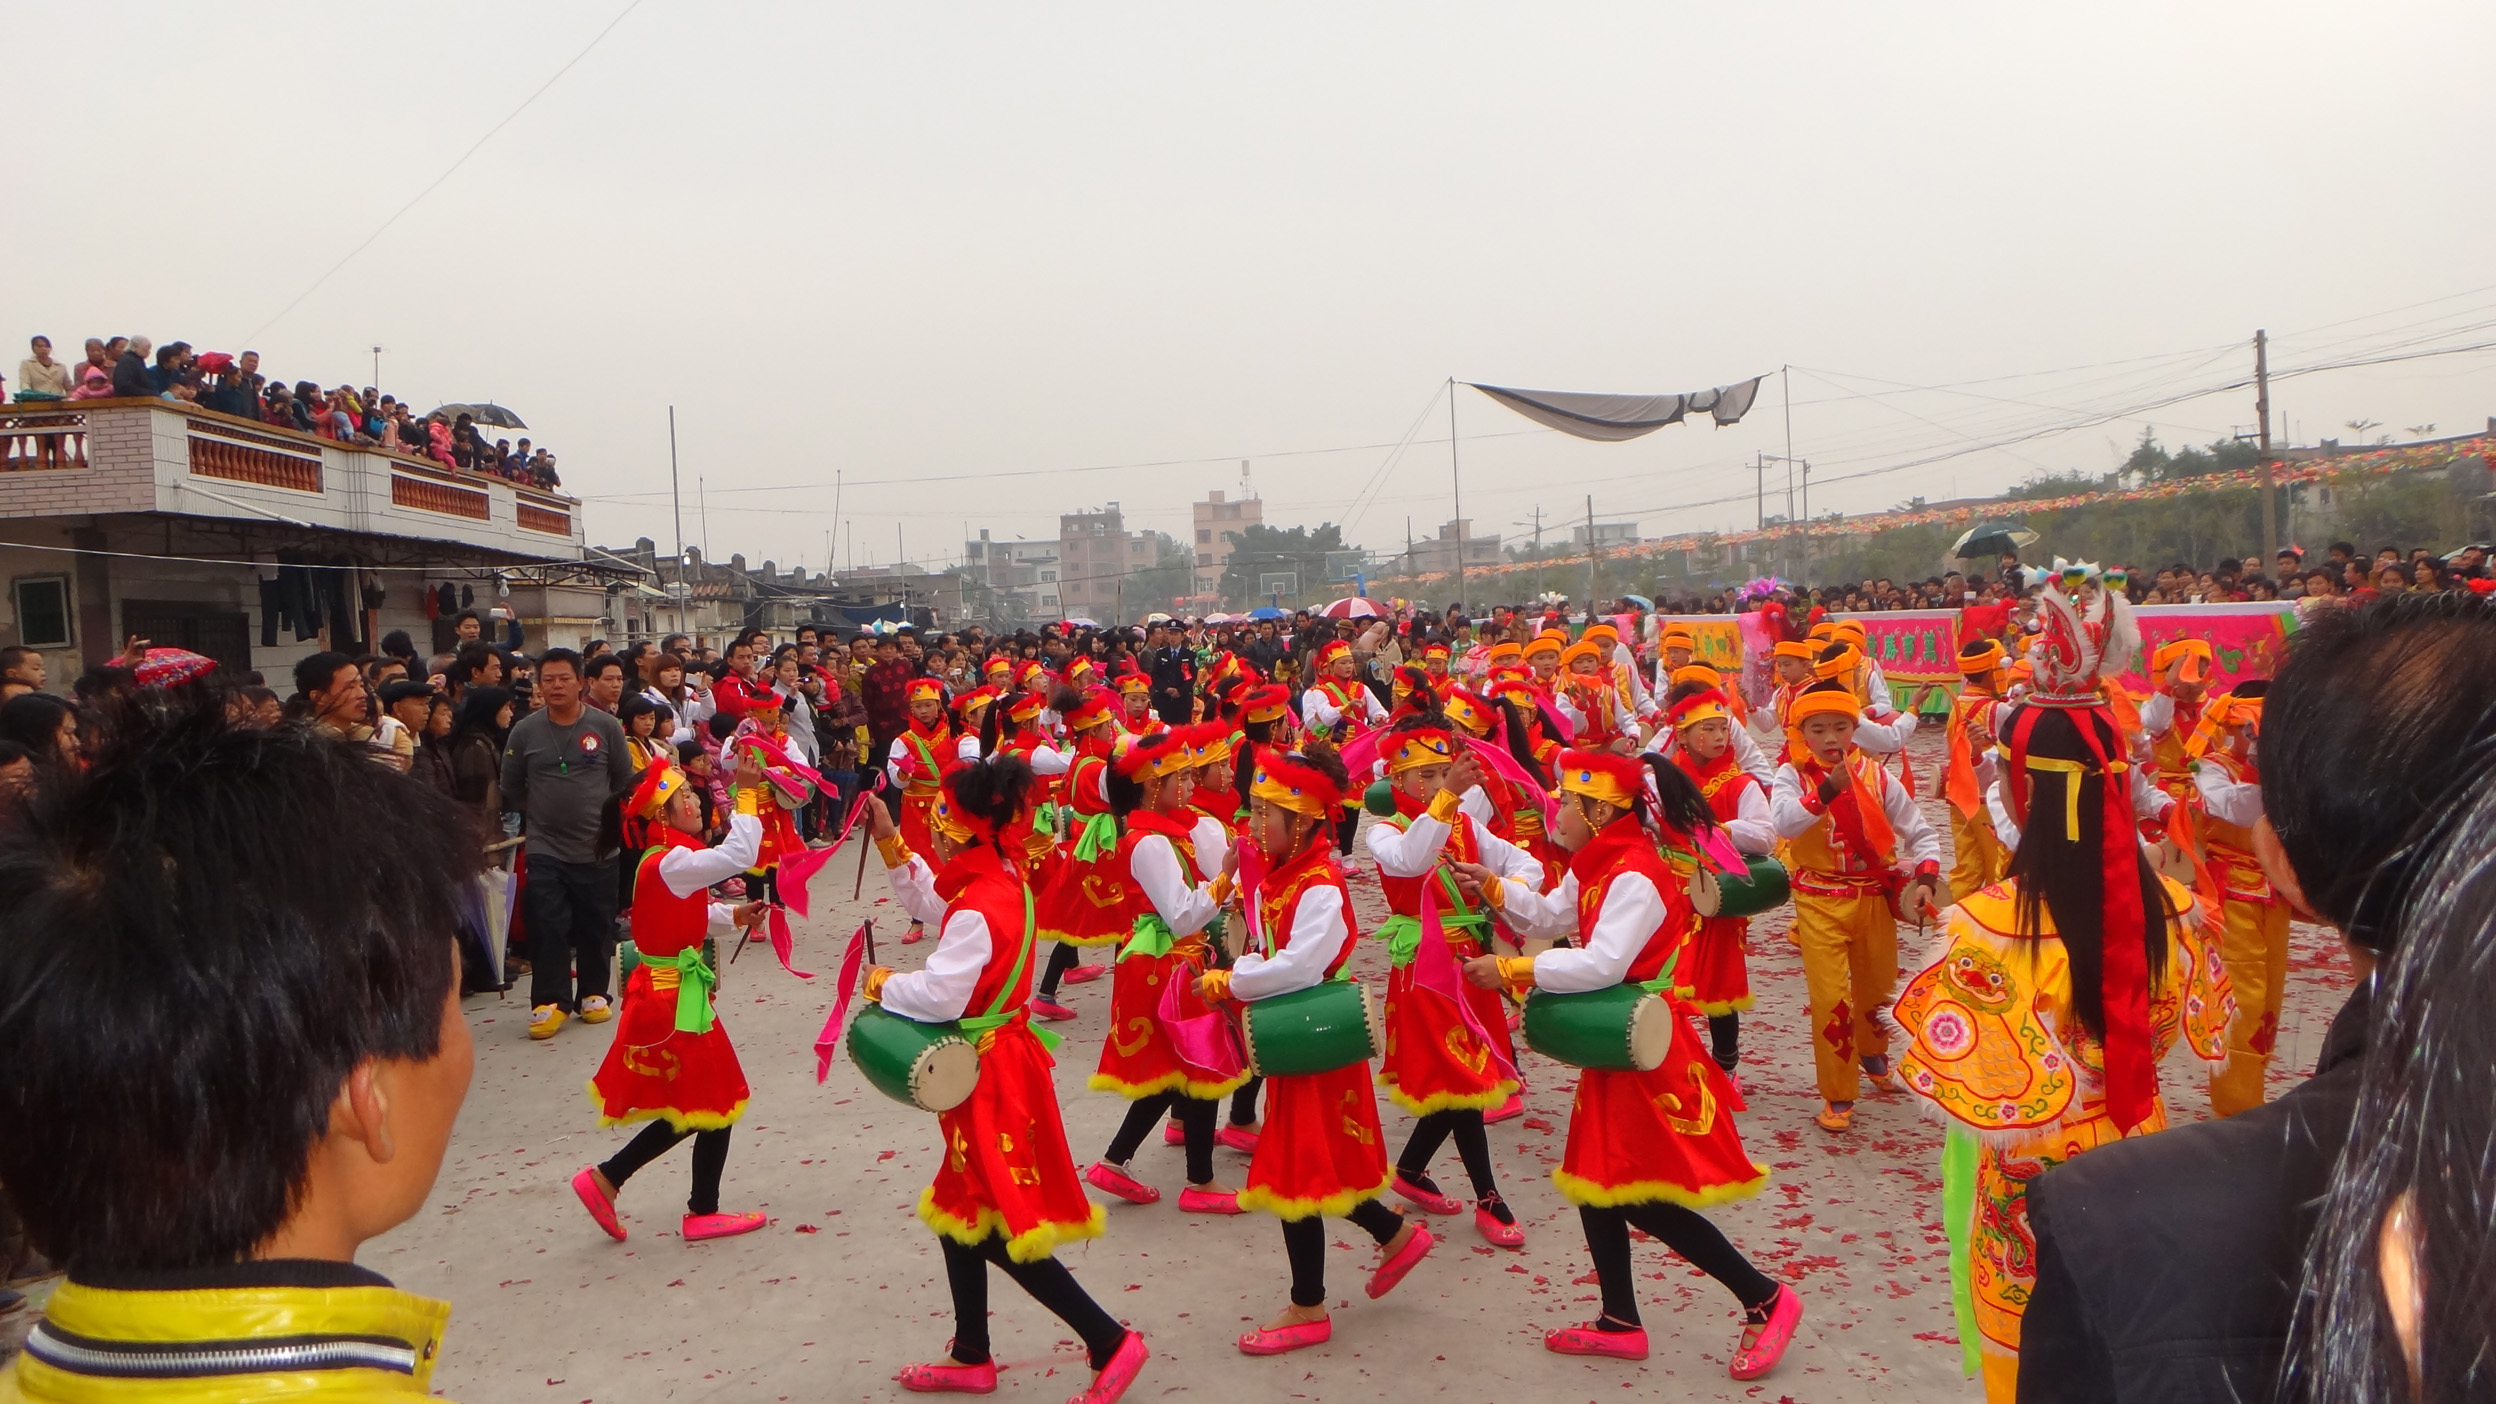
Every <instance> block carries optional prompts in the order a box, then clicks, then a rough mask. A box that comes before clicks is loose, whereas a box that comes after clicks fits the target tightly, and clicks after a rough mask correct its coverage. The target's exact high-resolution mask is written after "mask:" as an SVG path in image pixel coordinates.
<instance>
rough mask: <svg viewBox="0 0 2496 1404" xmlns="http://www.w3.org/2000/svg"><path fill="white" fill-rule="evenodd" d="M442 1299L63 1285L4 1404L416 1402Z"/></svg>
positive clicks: (425, 1387)
mask: <svg viewBox="0 0 2496 1404" xmlns="http://www.w3.org/2000/svg"><path fill="white" fill-rule="evenodd" d="M450 1314H451V1307H450V1303H448V1302H439V1301H434V1300H432V1299H430V1298H427V1297H419V1296H416V1295H414V1294H412V1293H408V1292H401V1291H399V1290H397V1289H396V1288H393V1287H387V1286H332V1287H278V1286H270V1287H199V1288H177V1289H172V1290H162V1291H117V1290H108V1289H105V1288H99V1287H89V1286H85V1285H82V1284H80V1283H77V1282H74V1281H73V1282H66V1283H63V1284H62V1285H61V1287H60V1290H58V1291H57V1292H54V1293H53V1294H52V1300H51V1301H50V1302H49V1303H47V1304H46V1305H45V1307H44V1319H43V1322H42V1323H41V1324H40V1325H38V1326H36V1327H35V1329H34V1331H33V1333H32V1334H31V1335H29V1336H28V1337H27V1340H26V1349H25V1350H24V1351H23V1352H22V1353H20V1354H19V1355H18V1357H17V1359H16V1360H15V1361H14V1362H13V1364H12V1368H10V1369H9V1370H7V1371H4V1372H0V1404H19V1401H21V1400H23V1401H44V1404H52V1402H53V1401H58V1404H125V1401H138V1400H146V1401H148V1404H243V1402H244V1401H246V1400H290V1401H291V1400H306V1401H311V1400H319V1401H329V1400H379V1399H401V1398H422V1397H424V1396H426V1395H427V1393H428V1391H429V1390H430V1389H431V1382H432V1379H433V1367H434V1362H435V1361H436V1360H437V1359H438V1358H439V1357H440V1355H441V1353H442V1328H443V1325H444V1323H446V1322H447V1321H448V1320H449V1319H450Z"/></svg>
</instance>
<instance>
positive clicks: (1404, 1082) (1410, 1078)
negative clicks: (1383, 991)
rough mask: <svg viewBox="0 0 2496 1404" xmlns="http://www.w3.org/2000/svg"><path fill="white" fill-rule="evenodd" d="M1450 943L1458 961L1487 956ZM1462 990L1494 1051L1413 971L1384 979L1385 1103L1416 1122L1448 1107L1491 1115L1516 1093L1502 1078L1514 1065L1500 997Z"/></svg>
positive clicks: (1474, 947)
mask: <svg viewBox="0 0 2496 1404" xmlns="http://www.w3.org/2000/svg"><path fill="white" fill-rule="evenodd" d="M1447 944H1448V945H1449V947H1450V948H1452V949H1453V950H1454V951H1455V953H1456V958H1457V959H1458V960H1460V961H1461V960H1471V959H1472V958H1473V957H1475V956H1477V955H1480V954H1481V953H1482V948H1481V945H1480V944H1479V943H1478V942H1476V941H1475V940H1474V939H1473V938H1472V937H1470V936H1463V935H1459V934H1458V933H1456V932H1453V931H1451V932H1449V933H1447ZM1464 991H1465V1003H1466V1005H1467V1006H1469V1007H1470V1008H1471V1009H1472V1010H1473V1016H1474V1018H1475V1020H1476V1021H1478V1022H1479V1023H1480V1024H1481V1026H1482V1028H1483V1031H1484V1032H1486V1033H1488V1034H1489V1035H1490V1037H1491V1045H1490V1046H1485V1045H1484V1043H1483V1041H1482V1040H1481V1039H1480V1038H1478V1037H1476V1036H1475V1034H1474V1032H1473V1031H1472V1030H1471V1029H1468V1028H1466V1027H1465V1021H1464V1017H1463V1016H1462V1015H1461V1014H1459V1013H1458V1012H1457V1009H1456V1006H1455V1005H1453V1004H1451V1003H1449V1002H1448V999H1447V997H1446V996H1445V995H1442V994H1439V993H1437V992H1435V991H1432V990H1425V989H1422V988H1420V987H1419V986H1417V985H1416V984H1414V982H1413V967H1412V966H1410V965H1401V966H1397V967H1396V968H1395V969H1393V970H1391V971H1389V972H1387V1057H1386V1062H1385V1064H1384V1065H1383V1066H1382V1067H1381V1069H1380V1071H1379V1074H1378V1077H1379V1080H1380V1081H1382V1082H1384V1083H1385V1084H1386V1085H1387V1096H1389V1097H1390V1098H1392V1099H1394V1101H1395V1104H1396V1105H1397V1106H1399V1107H1402V1108H1403V1109H1404V1110H1406V1111H1408V1112H1411V1113H1412V1114H1413V1115H1415V1116H1428V1115H1429V1114H1430V1113H1432V1112H1436V1111H1445V1110H1447V1109H1448V1108H1450V1107H1460V1108H1470V1109H1472V1110H1475V1111H1488V1110H1490V1109H1491V1108H1493V1107H1496V1106H1498V1105H1499V1104H1500V1103H1502V1102H1505V1101H1507V1100H1508V1098H1509V1097H1510V1096H1512V1095H1514V1094H1515V1093H1516V1091H1517V1090H1518V1083H1517V1082H1516V1080H1515V1079H1513V1078H1510V1077H1508V1076H1507V1075H1506V1074H1504V1073H1502V1072H1501V1071H1500V1068H1501V1060H1502V1059H1505V1060H1506V1066H1507V1067H1509V1068H1512V1069H1513V1068H1514V1067H1516V1065H1517V1052H1516V1046H1515V1045H1514V1044H1513V1043H1512V1042H1510V1040H1509V1035H1508V1009H1507V1003H1506V1001H1504V1000H1502V999H1501V998H1500V996H1499V992H1498V991H1497V990H1486V989H1481V988H1479V987H1477V986H1475V985H1474V984H1472V983H1471V982H1467V983H1466V984H1465V987H1464ZM1494 1048H1496V1050H1497V1056H1496V1057H1495V1056H1493V1049H1494Z"/></svg>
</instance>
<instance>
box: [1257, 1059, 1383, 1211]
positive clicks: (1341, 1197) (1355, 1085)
mask: <svg viewBox="0 0 2496 1404" xmlns="http://www.w3.org/2000/svg"><path fill="white" fill-rule="evenodd" d="M1388 1179H1389V1176H1388V1174H1387V1148H1386V1143H1385V1141H1384V1139H1383V1137H1382V1135H1381V1133H1380V1132H1379V1130H1378V1098H1377V1094H1376V1093H1375V1092H1374V1091H1372V1090H1371V1087H1370V1081H1369V1064H1367V1063H1354V1064H1353V1065H1352V1066H1350V1067H1348V1068H1337V1069H1335V1070H1334V1071H1333V1072H1329V1073H1315V1074H1312V1075H1310V1076H1307V1077H1269V1078H1267V1079H1266V1080H1265V1129H1264V1130H1263V1131H1262V1132H1260V1133H1258V1136H1257V1153H1256V1156H1255V1158H1253V1159H1251V1160H1250V1161H1249V1162H1248V1184H1247V1187H1246V1188H1244V1189H1242V1190H1241V1191H1240V1192H1239V1207H1240V1208H1242V1209H1262V1210H1265V1211H1266V1212H1267V1213H1269V1214H1275V1215H1278V1216H1280V1217H1282V1218H1285V1219H1305V1218H1308V1217H1309V1216H1310V1215H1312V1214H1332V1215H1334V1216H1335V1217H1337V1218H1341V1217H1342V1216H1344V1215H1345V1214H1349V1213H1351V1212H1352V1206H1354V1205H1356V1204H1359V1203H1361V1202H1362V1201H1363V1200H1369V1199H1376V1198H1377V1197H1378V1196H1379V1195H1381V1194H1383V1193H1385V1192H1386V1188H1387V1181H1388Z"/></svg>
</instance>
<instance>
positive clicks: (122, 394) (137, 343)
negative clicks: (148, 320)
mask: <svg viewBox="0 0 2496 1404" xmlns="http://www.w3.org/2000/svg"><path fill="white" fill-rule="evenodd" d="M155 349H156V344H155V343H154V342H152V341H149V340H148V339H147V338H146V337H143V336H134V337H132V338H130V349H129V350H127V351H124V352H122V353H121V359H120V360H118V361H115V362H114V363H113V398H114V399H117V400H152V399H155V398H156V395H157V385H156V372H155V370H154V368H153V367H151V366H150V365H149V364H148V353H149V352H151V351H153V350H155Z"/></svg>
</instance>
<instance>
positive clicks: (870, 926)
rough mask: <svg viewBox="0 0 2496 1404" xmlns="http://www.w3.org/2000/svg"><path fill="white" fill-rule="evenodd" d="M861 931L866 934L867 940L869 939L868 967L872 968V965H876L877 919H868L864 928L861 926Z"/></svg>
mask: <svg viewBox="0 0 2496 1404" xmlns="http://www.w3.org/2000/svg"><path fill="white" fill-rule="evenodd" d="M859 930H861V931H863V932H864V933H866V938H867V964H868V965H870V966H872V965H874V964H875V918H873V917H869V918H867V920H866V923H865V924H864V925H863V926H861V927H860V928H859Z"/></svg>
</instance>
